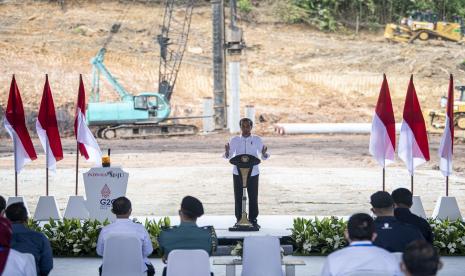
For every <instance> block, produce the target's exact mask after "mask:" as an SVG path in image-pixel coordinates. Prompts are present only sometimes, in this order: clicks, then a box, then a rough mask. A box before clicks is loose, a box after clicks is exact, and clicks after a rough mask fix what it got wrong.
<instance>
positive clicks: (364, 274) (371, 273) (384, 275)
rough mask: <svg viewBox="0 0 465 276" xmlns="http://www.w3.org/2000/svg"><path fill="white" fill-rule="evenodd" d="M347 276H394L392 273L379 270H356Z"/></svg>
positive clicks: (346, 275)
mask: <svg viewBox="0 0 465 276" xmlns="http://www.w3.org/2000/svg"><path fill="white" fill-rule="evenodd" d="M345 276H392V273H389V272H386V271H377V270H362V269H361V270H355V271H352V272H349V273H346V274H345Z"/></svg>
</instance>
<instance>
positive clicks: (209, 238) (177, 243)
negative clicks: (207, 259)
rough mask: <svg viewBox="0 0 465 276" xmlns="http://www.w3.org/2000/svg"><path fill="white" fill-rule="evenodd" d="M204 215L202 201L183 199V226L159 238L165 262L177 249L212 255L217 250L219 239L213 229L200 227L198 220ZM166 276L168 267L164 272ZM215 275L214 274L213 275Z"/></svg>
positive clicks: (181, 212)
mask: <svg viewBox="0 0 465 276" xmlns="http://www.w3.org/2000/svg"><path fill="white" fill-rule="evenodd" d="M203 213H204V211H203V205H202V202H200V200H198V199H197V198H195V197H192V196H186V197H184V198H183V199H182V202H181V209H180V210H179V218H180V220H181V224H179V226H175V227H172V228H169V229H165V230H163V231H162V232H161V233H160V236H159V237H158V243H159V244H160V248H161V251H162V252H163V260H164V261H166V260H167V259H168V255H169V254H170V252H171V251H172V250H175V249H202V250H205V251H206V252H207V253H208V255H211V254H212V252H213V251H214V250H215V248H216V244H217V239H216V233H215V230H214V229H213V227H211V226H207V227H198V226H197V218H199V217H200V216H202V215H203ZM162 275H163V276H165V275H166V267H165V269H164V270H163V274H162ZM211 275H213V273H212V274H211Z"/></svg>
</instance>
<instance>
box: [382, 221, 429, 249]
mask: <svg viewBox="0 0 465 276" xmlns="http://www.w3.org/2000/svg"><path fill="white" fill-rule="evenodd" d="M375 225H376V233H378V237H377V238H376V240H375V241H374V244H375V245H376V246H379V247H382V248H384V249H386V250H387V251H389V252H404V250H405V248H406V247H407V245H408V244H409V243H411V242H412V241H415V240H424V238H423V235H422V234H421V233H420V231H419V230H418V229H417V228H416V227H414V226H412V225H410V224H406V223H403V222H400V221H398V220H396V219H395V218H394V217H377V218H376V219H375Z"/></svg>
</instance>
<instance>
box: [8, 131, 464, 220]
mask: <svg viewBox="0 0 465 276" xmlns="http://www.w3.org/2000/svg"><path fill="white" fill-rule="evenodd" d="M227 139H228V135H225V134H217V135H209V136H197V137H178V138H170V139H153V140H127V141H111V142H109V141H99V142H100V144H101V146H102V148H104V149H106V148H108V147H110V148H111V149H112V152H113V153H112V164H114V165H121V166H122V167H123V169H124V170H125V171H127V172H129V184H128V191H127V195H128V197H129V198H131V199H132V201H133V204H134V208H133V209H134V214H135V215H157V216H158V215H175V214H176V212H177V210H178V208H179V206H178V205H179V202H180V200H181V199H182V197H183V196H185V195H188V194H190V195H194V196H197V197H199V198H200V199H201V200H202V201H203V202H204V203H205V208H206V212H207V213H208V214H221V215H232V214H233V210H234V209H233V206H234V201H233V189H232V177H231V170H232V168H231V166H230V165H229V163H228V162H227V161H226V160H224V159H222V157H221V154H222V150H223V144H224V143H225V142H226V141H227ZM264 139H265V142H266V143H267V144H268V147H269V149H270V153H271V158H270V159H269V160H267V161H264V162H263V163H262V165H261V174H260V187H259V204H260V213H261V214H266V215H272V214H279V215H286V214H287V215H349V214H351V213H353V212H357V211H364V212H367V211H368V210H369V207H370V206H369V204H368V202H369V196H370V195H371V194H372V193H373V192H374V191H377V190H380V189H381V169H380V168H379V167H378V165H377V164H376V163H375V161H374V160H373V158H372V157H371V156H369V154H368V142H369V136H367V135H329V136H313V135H312V136H286V137H264ZM63 143H64V148H65V158H64V160H63V161H60V162H59V163H58V169H57V173H56V174H55V175H53V176H52V177H51V179H50V193H51V194H53V195H55V196H56V198H57V201H58V204H59V207H60V208H61V209H64V208H65V207H66V202H67V199H68V196H69V195H71V194H72V193H74V175H75V167H74V164H75V163H74V162H75V155H74V152H75V144H74V141H73V140H72V139H66V140H64V141H63ZM34 144H35V146H36V148H37V149H38V150H39V149H40V145H39V141H38V140H35V141H34ZM430 145H431V157H432V160H431V161H430V162H428V163H426V164H424V165H422V166H420V167H419V168H418V170H417V172H416V174H415V183H416V184H415V194H418V195H421V197H422V199H423V204H424V207H425V209H426V211H427V213H429V214H431V212H432V210H433V208H434V204H435V201H436V199H437V197H438V196H440V195H444V193H445V181H444V178H443V177H442V175H441V173H440V172H439V170H438V168H437V164H438V158H437V154H436V152H437V148H438V145H439V136H435V135H431V136H430ZM464 150H465V146H464V145H457V146H456V148H455V152H456V157H455V160H454V169H455V171H456V172H455V175H454V176H452V177H451V179H450V183H451V185H450V194H451V195H454V196H456V197H457V199H458V201H459V205H460V206H461V207H462V211H465V210H464V209H463V208H464V206H465V201H464V199H465V167H464V165H463V164H465V156H464V155H463V154H461V153H463V152H464ZM11 151H12V149H11V145H9V144H6V143H4V144H2V145H0V183H1V188H0V194H2V195H6V196H10V195H13V194H14V184H13V183H14V172H13V169H12V167H13V159H12V156H11ZM44 164H45V160H44V156H43V155H42V154H40V156H39V159H38V160H37V161H34V162H32V163H30V164H29V165H27V167H26V169H25V170H24V171H23V172H22V173H21V174H20V175H19V183H20V184H19V192H20V193H21V194H22V195H24V196H25V197H26V199H27V200H28V202H29V205H30V207H31V210H34V209H35V205H36V202H37V200H38V196H39V195H43V194H44V193H45V180H44V179H45V169H44ZM81 164H82V167H81V169H80V172H84V171H87V170H88V168H89V167H90V166H91V164H88V163H85V162H83V161H81ZM79 181H80V184H79V190H80V193H81V194H84V187H83V184H82V178H81V177H80V180H79ZM397 187H406V188H409V187H410V177H409V175H408V172H407V171H406V169H405V167H404V166H403V164H402V162H401V161H400V160H397V162H396V163H395V164H393V166H390V167H388V168H387V170H386V189H387V190H388V191H392V190H393V189H395V188H397Z"/></svg>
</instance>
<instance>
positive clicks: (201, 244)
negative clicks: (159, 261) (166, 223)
mask: <svg viewBox="0 0 465 276" xmlns="http://www.w3.org/2000/svg"><path fill="white" fill-rule="evenodd" d="M158 243H159V244H160V248H161V250H162V252H163V255H164V256H165V257H167V256H168V255H169V253H170V252H171V250H174V249H203V250H205V251H207V253H208V255H211V254H212V251H214V250H215V249H216V244H217V238H216V233H215V230H214V229H213V227H211V226H206V227H198V226H197V224H196V223H195V222H181V224H180V225H178V226H174V227H172V228H168V229H164V230H163V231H162V232H161V233H160V236H159V238H158Z"/></svg>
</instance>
